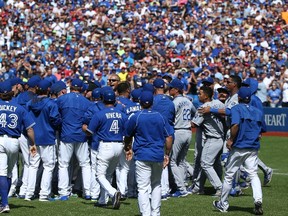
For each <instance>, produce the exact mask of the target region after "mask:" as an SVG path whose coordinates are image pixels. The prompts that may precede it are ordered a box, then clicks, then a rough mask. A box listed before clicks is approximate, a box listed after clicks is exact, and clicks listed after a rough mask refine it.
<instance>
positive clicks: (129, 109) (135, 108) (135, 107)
mask: <svg viewBox="0 0 288 216" xmlns="http://www.w3.org/2000/svg"><path fill="white" fill-rule="evenodd" d="M124 109H125V112H126V114H127V115H128V116H129V115H131V114H132V113H136V112H139V111H140V110H142V107H141V105H140V103H138V102H133V101H132V103H131V104H129V105H128V106H126V107H125V108H124Z"/></svg>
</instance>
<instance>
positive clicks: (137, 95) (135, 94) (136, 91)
mask: <svg viewBox="0 0 288 216" xmlns="http://www.w3.org/2000/svg"><path fill="white" fill-rule="evenodd" d="M142 91H143V89H142V88H138V89H134V90H133V91H132V92H131V97H132V99H137V100H139V98H140V96H141V93H142Z"/></svg>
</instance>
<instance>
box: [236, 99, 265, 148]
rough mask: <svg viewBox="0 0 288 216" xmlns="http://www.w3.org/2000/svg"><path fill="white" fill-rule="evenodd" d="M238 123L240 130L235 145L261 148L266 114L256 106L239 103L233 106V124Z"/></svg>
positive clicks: (237, 146)
mask: <svg viewBox="0 0 288 216" xmlns="http://www.w3.org/2000/svg"><path fill="white" fill-rule="evenodd" d="M234 124H237V125H238V126H239V131H238V134H237V137H236V138H235V140H233V142H234V144H233V147H236V148H250V149H259V148H260V142H259V135H260V133H261V132H262V130H263V125H264V124H265V123H264V116H263V113H262V112H261V111H260V110H259V109H257V108H256V107H253V106H250V105H247V104H237V105H235V106H233V107H232V108H231V125H234Z"/></svg>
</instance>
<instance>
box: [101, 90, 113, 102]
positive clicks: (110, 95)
mask: <svg viewBox="0 0 288 216" xmlns="http://www.w3.org/2000/svg"><path fill="white" fill-rule="evenodd" d="M103 100H104V101H106V102H113V101H115V100H116V95H115V92H114V91H113V90H107V91H105V92H104V94H103Z"/></svg>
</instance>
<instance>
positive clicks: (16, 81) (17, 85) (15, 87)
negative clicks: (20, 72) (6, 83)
mask: <svg viewBox="0 0 288 216" xmlns="http://www.w3.org/2000/svg"><path fill="white" fill-rule="evenodd" d="M10 82H11V86H12V91H13V92H14V96H16V95H18V94H19V93H20V92H22V91H23V89H24V88H23V86H24V84H25V83H24V82H23V80H22V79H20V78H19V77H15V78H12V79H11V80H10Z"/></svg>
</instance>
